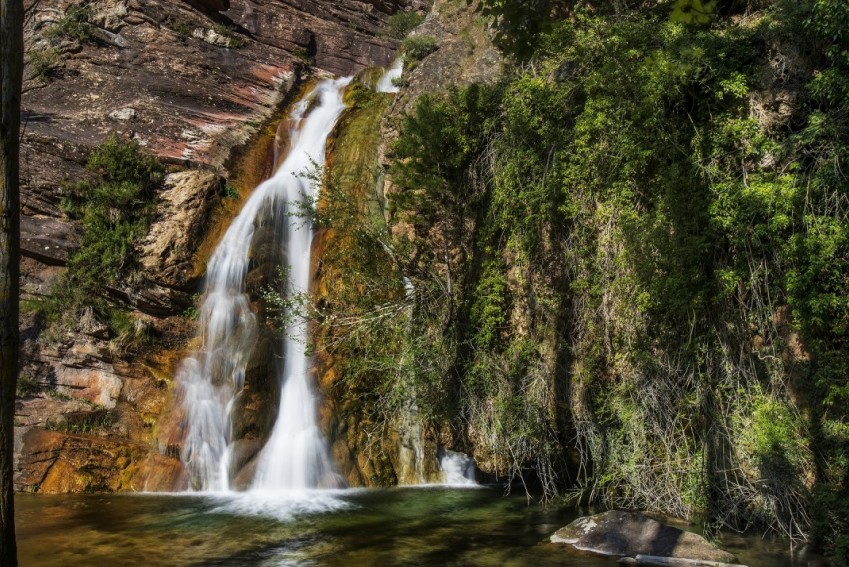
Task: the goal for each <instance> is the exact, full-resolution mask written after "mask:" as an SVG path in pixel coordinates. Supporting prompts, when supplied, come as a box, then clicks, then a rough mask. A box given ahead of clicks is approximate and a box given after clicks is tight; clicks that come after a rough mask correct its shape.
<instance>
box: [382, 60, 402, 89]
mask: <svg viewBox="0 0 849 567" xmlns="http://www.w3.org/2000/svg"><path fill="white" fill-rule="evenodd" d="M403 72H404V56H403V55H401V56H400V57H398V59H396V60H395V61H394V62H393V63H392V65H391V66H390V67H389V68H388V69H387V70H386V72H385V73H383V76H382V77H381V78H380V80H379V81H378V82H377V86H376V87H375V90H376V91H377V92H379V93H397V92H398V91H399V90H401V87H400V86H398V85H397V84H396V82H397V81H396V80H395V79H400V78H401V75H402V74H403Z"/></svg>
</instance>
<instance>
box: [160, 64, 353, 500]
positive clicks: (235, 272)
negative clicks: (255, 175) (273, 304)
mask: <svg viewBox="0 0 849 567" xmlns="http://www.w3.org/2000/svg"><path fill="white" fill-rule="evenodd" d="M350 81H351V79H350V78H345V79H337V80H325V81H322V82H321V83H319V84H318V86H317V87H316V88H315V89H313V90H312V91H311V92H310V93H309V94H307V95H306V97H304V99H303V100H301V102H299V103H298V104H297V105H296V106H295V108H294V110H293V111H292V116H291V118H292V120H291V122H292V130H291V132H290V135H291V144H290V147H291V149H290V151H289V154H288V155H287V157H286V159H285V160H284V162H283V164H282V165H281V166H280V168H279V169H278V170H277V172H276V173H275V174H274V175H273V176H272V177H271V178H270V179H268V180H267V181H265V182H263V183H262V184H260V185H259V186H258V187H257V188H256V189H255V190H254V192H253V194H252V195H251V197H250V198H249V199H248V201H247V202H246V203H245V206H244V208H243V209H242V211H241V212H240V213H239V215H238V216H237V217H236V219H235V220H234V221H233V223H232V224H231V225H230V227H229V229H228V230H227V232H226V234H225V235H224V238H223V239H222V241H221V243H220V244H219V245H218V248H217V249H216V250H215V252H214V254H213V255H212V258H211V259H210V261H209V265H208V269H207V278H206V289H205V291H204V296H203V302H202V304H201V308H200V318H199V328H200V333H199V334H200V338H201V341H202V346H201V348H200V349H199V350H198V352H196V353H195V354H193V355H192V356H191V357H189V358H187V359H186V360H185V361H184V362H183V364H182V366H181V369H180V371H179V373H178V375H177V380H178V382H179V384H180V386H181V388H182V400H183V412H184V424H185V434H184V442H183V450H182V459H183V463H184V466H185V469H186V471H187V474H188V475H189V480H190V483H191V485H192V487H194V488H195V489H199V490H205V491H223V490H229V489H230V488H231V484H230V483H231V477H232V475H233V473H234V471H232V470H231V457H232V442H233V441H234V440H233V439H232V438H231V422H232V417H233V416H232V412H233V406H234V400H235V397H236V396H237V395H238V394H239V392H241V390H242V388H243V386H244V380H245V368H246V365H247V363H248V361H249V360H250V356H251V353H252V351H253V347H254V346H255V343H256V339H257V337H258V334H257V333H258V330H257V321H256V317H255V315H254V314H253V312H252V310H251V304H250V298H249V297H248V295H247V293H246V291H245V278H246V276H247V275H248V270H249V265H250V259H251V242H252V240H253V237H254V233H255V230H256V229H257V228H258V227H259V226H262V225H263V224H264V223H269V224H271V225H272V228H273V232H274V234H275V242H276V243H280V244H281V245H286V246H287V247H288V248H287V250H286V253H284V254H281V258H284V257H285V262H286V263H287V265H288V274H289V278H290V280H289V289H290V290H292V291H294V292H296V293H298V292H306V291H308V289H309V283H310V249H311V244H312V238H313V230H312V227H311V226H310V225H309V220H308V219H304V218H293V217H292V214H291V213H297V212H298V211H299V207H298V203H299V202H303V201H304V200H314V199H315V195H314V188H313V185H312V183H311V181H310V180H309V179H306V178H304V177H303V176H302V174H303V173H305V172H306V171H308V170H309V169H311V168H312V166H313V164H316V163H317V164H324V161H325V146H326V143H327V137H328V136H329V134H330V132H331V131H332V130H333V128H334V126H335V125H336V122H337V120H338V119H339V117H340V115H341V114H342V111H343V110H344V108H345V107H344V103H343V101H342V90H343V89H344V87H345V86H347V85H348V84H349V83H350ZM308 110H309V112H307V111H308ZM285 335H286V338H285V339H282V340H281V341H282V344H281V345H280V347H281V348H280V350H281V352H282V354H283V357H284V363H283V364H282V365H280V366H282V369H281V374H280V376H279V378H280V383H281V395H280V396H281V397H280V410H279V413H278V416H277V421H276V423H275V425H274V428H273V430H272V433H271V436H270V438H269V439H268V442H267V443H266V445H265V447H264V448H263V449H262V451H261V453H260V456H259V461H258V463H257V469H256V475H255V477H254V483H253V487H254V488H257V489H303V488H309V487H317V486H319V485H320V484H323V483H327V479H328V478H331V477H332V476H333V472H332V466H331V464H330V459H329V456H328V452H327V448H326V446H325V443H324V440H323V438H322V436H321V432H320V431H319V428H318V423H317V415H316V414H317V406H316V397H315V394H314V393H313V390H312V385H311V384H310V377H309V371H310V363H309V358H308V356H307V355H306V353H305V348H306V327H305V324H304V322H303V321H297V322H295V323H293V324H292V325H291V326H290V327H289V328H288V329H287V330H286V333H285Z"/></svg>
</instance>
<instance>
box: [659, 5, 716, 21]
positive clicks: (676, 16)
mask: <svg viewBox="0 0 849 567" xmlns="http://www.w3.org/2000/svg"><path fill="white" fill-rule="evenodd" d="M715 12H716V0H710V1H709V2H703V1H702V0H676V1H675V4H673V7H672V14H671V15H670V16H669V18H670V20H672V21H673V22H678V23H682V24H707V23H709V22H710V20H711V17H712V16H713V15H714V13H715Z"/></svg>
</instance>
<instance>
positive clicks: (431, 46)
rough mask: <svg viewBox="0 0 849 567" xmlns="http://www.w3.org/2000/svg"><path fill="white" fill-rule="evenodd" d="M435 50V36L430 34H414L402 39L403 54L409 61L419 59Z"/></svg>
mask: <svg viewBox="0 0 849 567" xmlns="http://www.w3.org/2000/svg"><path fill="white" fill-rule="evenodd" d="M434 51H436V38H434V37H433V36H430V35H415V36H411V37H408V38H407V39H405V40H404V55H405V56H406V58H407V59H408V60H409V61H421V60H422V59H424V58H425V57H427V56H428V55H430V54H431V53H433V52H434Z"/></svg>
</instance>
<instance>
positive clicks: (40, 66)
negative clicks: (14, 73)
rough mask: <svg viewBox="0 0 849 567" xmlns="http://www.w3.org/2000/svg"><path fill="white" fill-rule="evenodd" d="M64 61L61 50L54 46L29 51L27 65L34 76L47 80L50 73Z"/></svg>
mask: <svg viewBox="0 0 849 567" xmlns="http://www.w3.org/2000/svg"><path fill="white" fill-rule="evenodd" d="M63 63H64V59H63V58H62V54H61V52H60V51H59V50H58V49H56V48H54V47H48V48H46V49H32V50H30V51H29V52H27V65H28V67H29V69H30V72H31V73H32V76H33V77H34V78H39V79H42V80H47V79H48V78H49V77H50V73H51V72H53V71H54V70H55V69H57V68H59V67H61V66H62V65H63Z"/></svg>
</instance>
